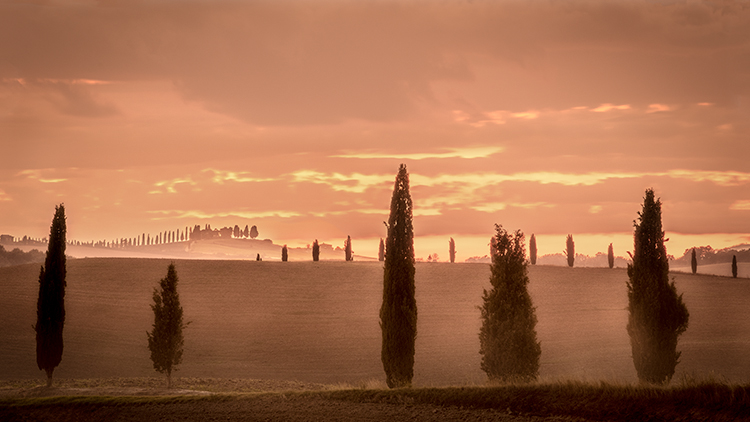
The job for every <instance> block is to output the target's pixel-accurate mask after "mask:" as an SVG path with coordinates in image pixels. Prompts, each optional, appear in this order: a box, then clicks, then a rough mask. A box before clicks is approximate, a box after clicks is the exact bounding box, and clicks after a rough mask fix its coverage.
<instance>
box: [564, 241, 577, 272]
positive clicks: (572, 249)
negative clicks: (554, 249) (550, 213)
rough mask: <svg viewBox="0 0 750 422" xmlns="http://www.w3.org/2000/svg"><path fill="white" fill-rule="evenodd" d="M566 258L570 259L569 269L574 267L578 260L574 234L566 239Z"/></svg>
mask: <svg viewBox="0 0 750 422" xmlns="http://www.w3.org/2000/svg"><path fill="white" fill-rule="evenodd" d="M565 256H566V257H568V267H572V266H573V264H574V263H575V260H576V244H575V242H573V235H572V234H569V235H568V237H567V238H566V239H565Z"/></svg>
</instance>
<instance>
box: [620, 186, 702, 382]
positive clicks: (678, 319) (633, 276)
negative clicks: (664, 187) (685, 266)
mask: <svg viewBox="0 0 750 422" xmlns="http://www.w3.org/2000/svg"><path fill="white" fill-rule="evenodd" d="M638 220H639V221H638V222H634V226H635V234H634V245H635V247H634V253H633V255H632V258H633V262H632V263H631V264H628V278H629V281H628V284H627V286H628V313H629V314H628V325H627V330H628V335H629V336H630V346H631V349H632V354H633V363H634V365H635V369H636V372H637V373H638V379H640V380H641V382H648V383H654V384H664V383H668V382H669V380H670V379H671V378H672V375H674V371H675V367H676V366H677V364H678V363H679V359H680V352H678V351H677V338H678V337H679V336H680V334H682V333H683V332H685V330H686V329H687V326H688V319H689V317H690V315H689V314H688V310H687V307H686V306H685V304H684V303H683V302H682V295H679V296H678V295H677V289H676V288H675V285H674V282H672V283H670V282H669V262H668V261H667V250H666V248H665V247H664V232H663V231H662V225H661V202H660V201H659V200H654V191H653V189H648V190H647V191H646V197H645V199H644V202H643V211H641V212H640V213H638Z"/></svg>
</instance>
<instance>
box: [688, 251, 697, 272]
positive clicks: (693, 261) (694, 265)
mask: <svg viewBox="0 0 750 422" xmlns="http://www.w3.org/2000/svg"><path fill="white" fill-rule="evenodd" d="M690 269H691V270H693V274H695V273H696V272H697V271H698V258H696V256H695V248H693V255H692V256H691V257H690Z"/></svg>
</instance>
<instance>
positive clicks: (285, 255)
mask: <svg viewBox="0 0 750 422" xmlns="http://www.w3.org/2000/svg"><path fill="white" fill-rule="evenodd" d="M288 260H289V250H288V249H287V247H286V245H284V246H283V247H282V248H281V261H282V262H286V261H288Z"/></svg>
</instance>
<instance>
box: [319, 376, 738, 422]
mask: <svg viewBox="0 0 750 422" xmlns="http://www.w3.org/2000/svg"><path fill="white" fill-rule="evenodd" d="M321 394H322V395H323V397H326V398H329V399H335V400H346V401H352V402H385V403H394V404H395V403H420V404H433V405H439V406H456V407H464V408H466V407H469V408H493V409H506V410H508V411H510V412H512V413H522V414H528V415H535V416H571V417H580V418H585V419H596V420H622V421H632V420H714V421H721V420H727V421H729V420H740V419H750V386H731V385H726V384H701V385H695V386H682V387H647V386H622V385H611V384H606V383H602V384H600V385H592V384H585V383H574V382H571V383H559V384H531V385H506V386H495V387H463V388H462V387H450V388H415V389H400V390H342V391H331V392H324V393H321Z"/></svg>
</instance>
